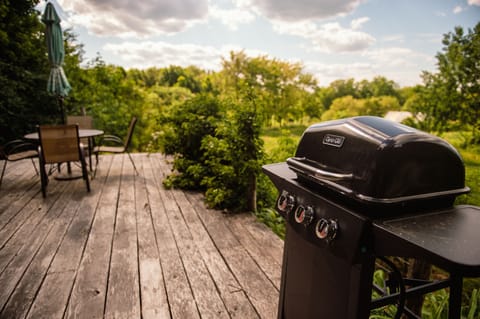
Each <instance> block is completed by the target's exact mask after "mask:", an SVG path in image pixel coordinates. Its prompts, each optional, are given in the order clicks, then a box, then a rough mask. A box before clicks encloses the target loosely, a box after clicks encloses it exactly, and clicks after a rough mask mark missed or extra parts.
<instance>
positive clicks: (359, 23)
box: [350, 17, 370, 30]
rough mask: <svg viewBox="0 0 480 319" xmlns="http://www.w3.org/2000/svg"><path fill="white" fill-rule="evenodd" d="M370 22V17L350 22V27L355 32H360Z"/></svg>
mask: <svg viewBox="0 0 480 319" xmlns="http://www.w3.org/2000/svg"><path fill="white" fill-rule="evenodd" d="M368 21H370V18H369V17H362V18H358V19H355V20H352V22H350V26H351V27H352V29H353V30H358V29H360V28H361V27H362V25H363V24H364V23H366V22H368Z"/></svg>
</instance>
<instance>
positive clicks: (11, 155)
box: [0, 140, 38, 187]
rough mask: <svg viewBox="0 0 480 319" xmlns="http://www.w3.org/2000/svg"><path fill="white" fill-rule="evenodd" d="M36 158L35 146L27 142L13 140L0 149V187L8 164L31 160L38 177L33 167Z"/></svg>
mask: <svg viewBox="0 0 480 319" xmlns="http://www.w3.org/2000/svg"><path fill="white" fill-rule="evenodd" d="M36 157H38V151H37V146H36V144H33V143H30V142H27V141H25V140H13V141H10V142H8V143H6V144H5V145H3V148H0V158H2V159H3V161H4V162H3V168H2V176H1V177H0V187H1V186H2V181H3V175H4V174H5V169H6V168H7V163H8V162H16V161H20V160H24V159H28V158H29V159H31V161H32V164H33V167H34V168H35V173H37V175H38V170H37V166H35V161H34V160H33V159H34V158H36Z"/></svg>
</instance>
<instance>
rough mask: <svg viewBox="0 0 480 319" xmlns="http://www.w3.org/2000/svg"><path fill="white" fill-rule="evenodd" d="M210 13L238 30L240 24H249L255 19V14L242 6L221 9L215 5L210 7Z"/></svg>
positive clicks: (232, 28)
mask: <svg viewBox="0 0 480 319" xmlns="http://www.w3.org/2000/svg"><path fill="white" fill-rule="evenodd" d="M209 13H210V16H211V17H213V18H215V19H218V20H220V21H221V22H222V23H223V24H225V25H226V26H228V27H229V28H230V29H231V30H238V25H240V24H247V23H250V22H252V21H253V20H255V15H254V14H253V13H252V12H250V11H248V10H246V9H241V8H235V9H221V8H220V7H218V6H215V5H213V6H211V7H210V12H209Z"/></svg>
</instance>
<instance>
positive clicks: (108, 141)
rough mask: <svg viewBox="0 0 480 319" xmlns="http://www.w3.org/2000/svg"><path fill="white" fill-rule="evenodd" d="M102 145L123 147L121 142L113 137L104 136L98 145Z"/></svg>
mask: <svg viewBox="0 0 480 319" xmlns="http://www.w3.org/2000/svg"><path fill="white" fill-rule="evenodd" d="M103 144H118V145H123V140H122V139H121V138H120V137H118V136H115V135H104V136H103V138H102V139H101V140H100V143H99V145H103Z"/></svg>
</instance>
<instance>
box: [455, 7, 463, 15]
mask: <svg viewBox="0 0 480 319" xmlns="http://www.w3.org/2000/svg"><path fill="white" fill-rule="evenodd" d="M462 11H463V8H462V6H456V7H455V8H453V13H455V14H458V13H460V12H462Z"/></svg>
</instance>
